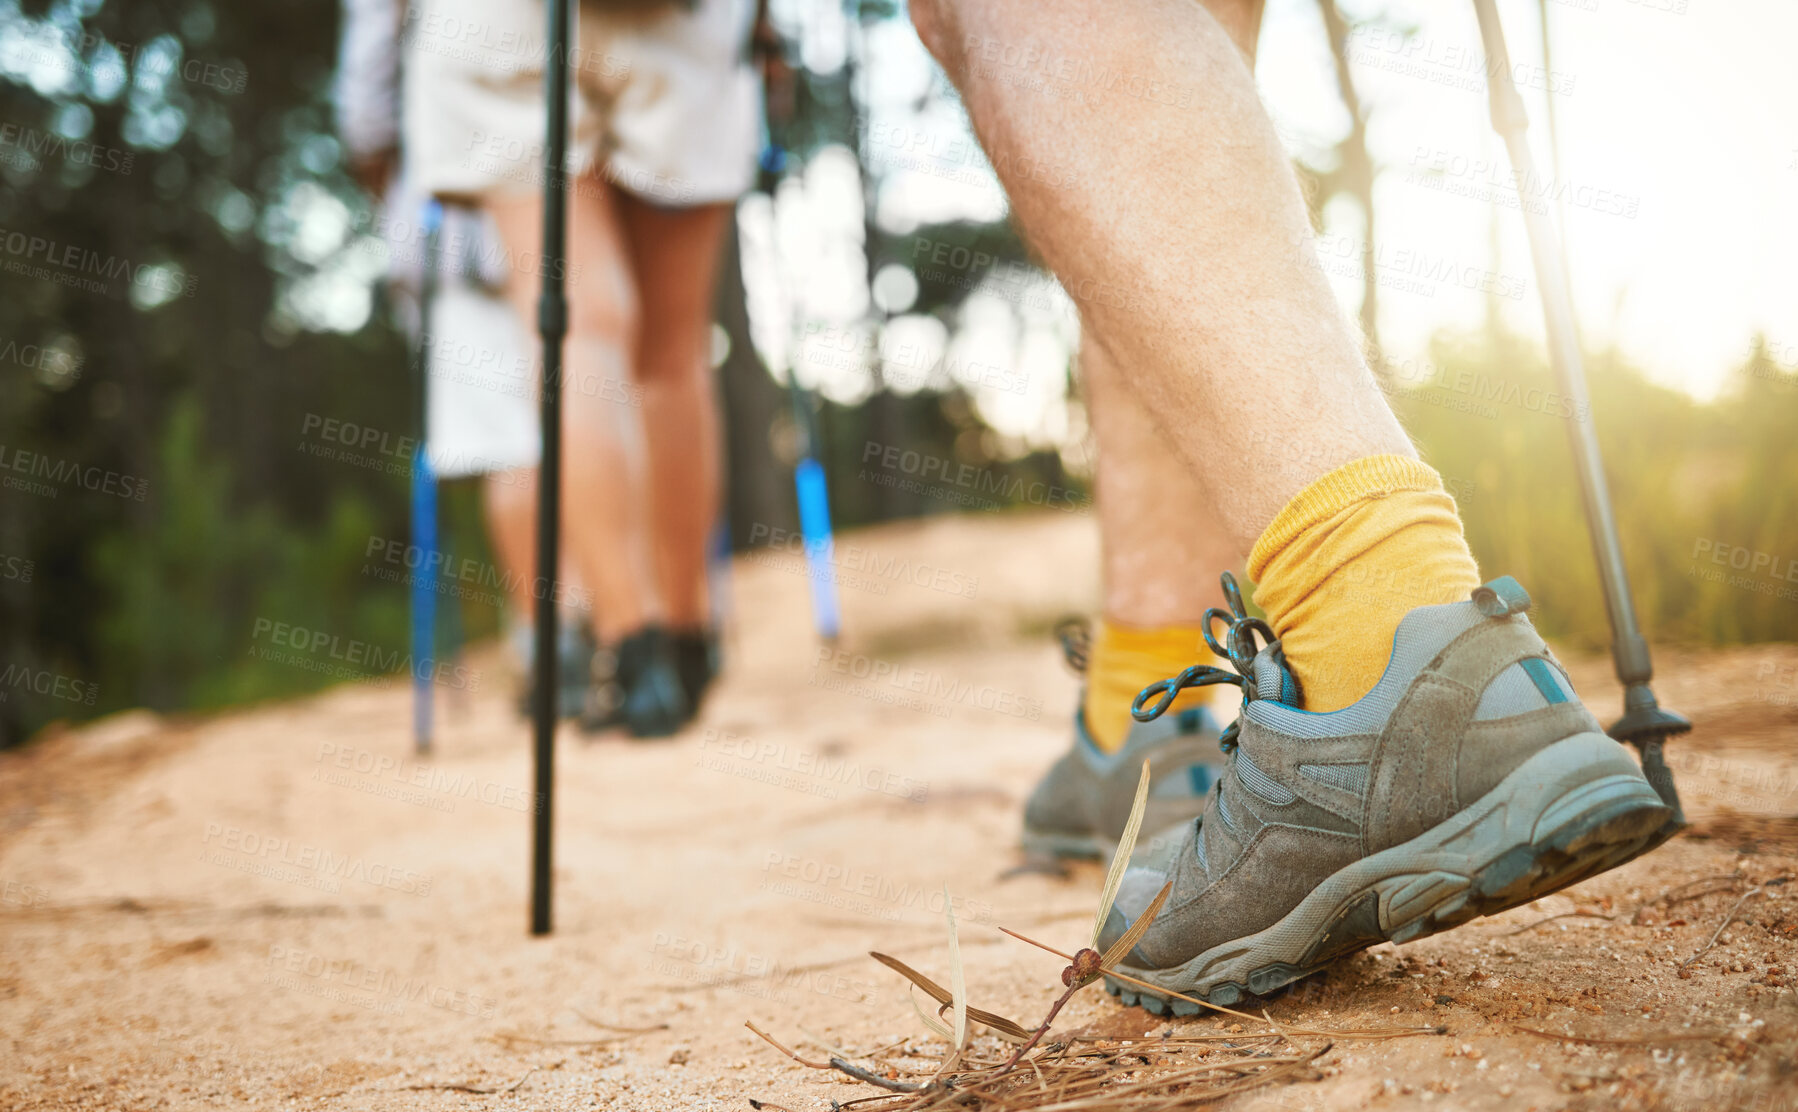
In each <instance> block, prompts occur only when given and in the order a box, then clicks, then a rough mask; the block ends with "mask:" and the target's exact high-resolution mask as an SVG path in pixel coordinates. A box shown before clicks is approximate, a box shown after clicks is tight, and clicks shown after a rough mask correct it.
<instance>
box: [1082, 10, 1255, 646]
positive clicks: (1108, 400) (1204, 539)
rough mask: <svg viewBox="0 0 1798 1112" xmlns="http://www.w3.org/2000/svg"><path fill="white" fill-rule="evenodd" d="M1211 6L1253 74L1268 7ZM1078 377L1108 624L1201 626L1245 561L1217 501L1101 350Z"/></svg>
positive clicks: (1085, 354) (1089, 353)
mask: <svg viewBox="0 0 1798 1112" xmlns="http://www.w3.org/2000/svg"><path fill="white" fill-rule="evenodd" d="M1205 6H1206V7H1207V8H1208V9H1209V10H1210V11H1211V13H1212V15H1214V16H1216V17H1217V19H1218V21H1219V23H1221V24H1222V25H1223V27H1224V29H1225V30H1226V31H1228V32H1229V34H1230V38H1231V41H1233V42H1234V43H1235V44H1236V47H1237V49H1238V50H1240V51H1242V53H1243V55H1244V57H1245V58H1247V59H1249V61H1250V63H1251V65H1252V64H1253V60H1254V57H1255V40H1256V37H1257V36H1258V35H1259V33H1260V29H1261V7H1262V0H1208V2H1207V3H1206V5H1205ZM1080 372H1081V379H1082V380H1083V381H1084V382H1085V386H1086V407H1087V412H1088V414H1089V416H1090V418H1091V420H1092V425H1093V436H1094V439H1095V440H1097V441H1098V444H1099V461H1098V474H1097V476H1096V477H1095V481H1094V487H1095V494H1096V498H1095V501H1096V503H1097V510H1098V515H1099V536H1100V544H1101V548H1102V552H1101V565H1100V566H1101V572H1100V574H1101V580H1102V583H1103V600H1104V601H1103V605H1104V615H1105V619H1106V620H1107V621H1108V622H1112V623H1116V624H1120V625H1126V626H1136V627H1141V628H1149V627H1155V626H1173V625H1179V626H1196V625H1199V624H1200V623H1201V622H1202V621H1203V619H1204V614H1205V611H1206V609H1208V608H1209V607H1213V606H1221V605H1223V602H1224V598H1223V592H1222V591H1221V590H1219V588H1218V574H1219V573H1220V572H1224V571H1232V570H1237V569H1239V568H1240V567H1241V566H1242V563H1243V561H1244V559H1245V558H1246V556H1247V552H1246V551H1245V550H1244V549H1243V548H1242V547H1241V546H1240V545H1238V544H1237V543H1236V542H1235V540H1234V538H1233V537H1232V536H1231V535H1230V534H1229V533H1228V532H1227V531H1225V530H1224V529H1223V528H1222V527H1221V526H1220V525H1219V524H1218V515H1217V511H1216V510H1215V508H1213V507H1212V505H1211V497H1210V495H1209V494H1208V493H1207V492H1206V490H1205V488H1204V487H1202V486H1201V485H1200V484H1199V482H1198V481H1197V480H1196V479H1195V478H1194V477H1193V473H1192V471H1191V470H1190V469H1189V468H1188V467H1187V466H1186V464H1185V463H1184V462H1183V461H1182V460H1181V458H1180V456H1179V454H1178V453H1177V452H1176V451H1175V450H1174V448H1173V445H1172V444H1171V443H1170V442H1169V441H1168V439H1167V437H1166V436H1165V435H1163V433H1162V431H1161V428H1160V426H1159V425H1158V424H1157V423H1156V422H1155V420H1154V418H1153V416H1152V415H1151V414H1150V413H1149V411H1148V410H1147V408H1145V407H1144V405H1143V402H1142V399H1141V398H1139V397H1138V396H1137V395H1136V394H1135V393H1134V392H1133V391H1132V390H1131V389H1130V388H1129V386H1128V383H1127V380H1126V379H1125V378H1123V377H1122V376H1121V375H1120V372H1119V369H1118V368H1116V367H1114V366H1113V365H1112V364H1111V361H1110V358H1109V357H1108V355H1107V354H1106V351H1105V349H1104V348H1103V347H1101V346H1099V345H1097V344H1090V345H1086V346H1085V347H1084V348H1083V349H1082V351H1081V353H1080ZM1175 506H1177V507H1179V510H1178V511H1177V512H1169V508H1170V507H1175Z"/></svg>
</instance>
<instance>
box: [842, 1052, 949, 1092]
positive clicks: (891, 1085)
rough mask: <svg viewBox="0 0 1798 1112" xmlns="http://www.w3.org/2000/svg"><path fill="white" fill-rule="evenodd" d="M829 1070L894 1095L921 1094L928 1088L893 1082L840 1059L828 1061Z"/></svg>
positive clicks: (903, 1082)
mask: <svg viewBox="0 0 1798 1112" xmlns="http://www.w3.org/2000/svg"><path fill="white" fill-rule="evenodd" d="M830 1068H831V1069H833V1070H842V1071H843V1072H844V1073H846V1074H848V1075H849V1076H850V1077H853V1078H855V1079H856V1080H857V1081H866V1082H867V1083H868V1084H870V1085H878V1086H880V1087H881V1088H882V1089H886V1090H889V1091H890V1092H895V1093H921V1092H923V1091H924V1090H925V1089H927V1088H929V1087H930V1086H928V1085H914V1084H912V1083H911V1082H909V1081H894V1080H892V1079H891V1078H886V1077H882V1076H880V1075H879V1074H877V1073H874V1072H873V1071H871V1070H865V1069H863V1068H861V1067H860V1066H858V1065H856V1064H855V1063H854V1062H845V1061H843V1060H842V1059H841V1058H832V1059H831V1060H830Z"/></svg>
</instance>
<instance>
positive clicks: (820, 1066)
mask: <svg viewBox="0 0 1798 1112" xmlns="http://www.w3.org/2000/svg"><path fill="white" fill-rule="evenodd" d="M743 1026H745V1027H747V1028H749V1029H750V1030H751V1031H754V1032H755V1033H756V1034H758V1035H760V1036H761V1037H762V1038H763V1040H765V1041H766V1042H767V1044H768V1045H769V1046H771V1047H773V1048H774V1049H776V1050H778V1051H780V1052H781V1053H782V1054H785V1055H786V1056H787V1057H789V1058H791V1059H793V1061H795V1062H798V1063H799V1064H800V1065H802V1066H809V1067H810V1068H812V1069H815V1070H827V1069H829V1068H830V1063H829V1062H814V1061H811V1060H810V1059H808V1058H801V1057H800V1056H799V1055H797V1054H795V1053H793V1052H792V1051H791V1050H788V1049H787V1048H786V1047H784V1046H782V1045H781V1043H780V1040H779V1039H777V1038H775V1037H774V1036H773V1035H770V1034H769V1033H768V1032H766V1031H764V1030H762V1029H761V1028H760V1027H757V1026H756V1025H755V1022H754V1021H753V1020H747V1019H746V1020H744V1021H743Z"/></svg>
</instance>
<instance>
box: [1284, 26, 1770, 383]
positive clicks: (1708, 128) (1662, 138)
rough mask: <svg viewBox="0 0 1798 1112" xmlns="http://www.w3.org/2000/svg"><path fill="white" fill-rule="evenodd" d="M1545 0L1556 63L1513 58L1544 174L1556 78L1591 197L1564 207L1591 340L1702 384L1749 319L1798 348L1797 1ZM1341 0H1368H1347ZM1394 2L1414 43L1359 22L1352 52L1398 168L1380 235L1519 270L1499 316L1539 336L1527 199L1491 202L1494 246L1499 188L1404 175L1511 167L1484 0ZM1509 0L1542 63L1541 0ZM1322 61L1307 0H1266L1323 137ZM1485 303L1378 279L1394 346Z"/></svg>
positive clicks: (1573, 162)
mask: <svg viewBox="0 0 1798 1112" xmlns="http://www.w3.org/2000/svg"><path fill="white" fill-rule="evenodd" d="M1548 7H1549V21H1550V22H1549V26H1550V41H1551V45H1552V49H1553V54H1554V57H1553V62H1554V67H1553V73H1552V74H1551V75H1548V76H1544V75H1542V74H1541V73H1540V71H1538V70H1535V69H1534V68H1532V69H1531V70H1528V71H1525V70H1522V69H1519V70H1517V71H1516V72H1518V73H1519V76H1520V77H1523V78H1533V80H1527V81H1525V82H1522V83H1525V84H1534V85H1537V86H1538V88H1536V89H1526V90H1525V97H1526V103H1527V104H1528V107H1529V111H1530V117H1531V134H1532V141H1533V144H1534V148H1535V151H1536V157H1537V161H1538V164H1539V165H1540V166H1541V167H1542V168H1543V172H1544V174H1547V173H1549V172H1550V171H1549V170H1548V165H1549V164H1548V139H1547V128H1546V125H1545V123H1544V108H1543V106H1544V102H1545V101H1546V99H1547V98H1548V97H1549V96H1551V95H1552V96H1553V97H1554V100H1555V105H1556V112H1557V116H1558V124H1559V128H1560V140H1561V141H1560V148H1561V178H1562V180H1563V181H1564V182H1565V183H1566V184H1567V185H1570V186H1571V187H1572V190H1573V194H1574V195H1575V196H1580V197H1591V198H1594V199H1595V203H1594V204H1592V205H1590V206H1588V207H1581V206H1577V205H1576V206H1573V207H1570V208H1569V209H1568V210H1567V217H1566V220H1567V224H1566V227H1567V235H1568V241H1569V244H1570V248H1571V271H1572V274H1573V283H1574V299H1575V304H1576V307H1577V309H1578V312H1579V316H1580V320H1581V325H1582V327H1583V329H1584V331H1585V334H1586V338H1587V343H1588V346H1594V347H1602V346H1607V345H1609V344H1610V343H1612V342H1613V340H1615V341H1616V342H1617V343H1618V344H1619V346H1620V347H1621V349H1622V351H1623V352H1624V353H1625V355H1626V356H1627V358H1629V359H1630V360H1631V361H1633V362H1635V363H1637V364H1638V365H1640V366H1643V367H1645V368H1646V369H1647V370H1648V371H1649V373H1650V374H1652V375H1654V376H1655V377H1656V378H1658V379H1660V380H1662V381H1665V382H1668V383H1670V384H1676V385H1678V386H1680V387H1682V388H1684V389H1686V390H1688V391H1689V392H1691V393H1693V394H1695V395H1697V396H1700V397H1707V396H1710V395H1711V394H1714V393H1715V392H1716V391H1717V390H1718V389H1719V388H1720V387H1721V386H1722V385H1724V383H1725V382H1726V380H1727V377H1728V375H1729V372H1730V371H1731V370H1732V369H1733V368H1735V367H1736V366H1738V365H1739V364H1740V363H1741V361H1742V359H1743V357H1744V355H1745V354H1746V346H1747V343H1748V340H1749V337H1750V336H1751V335H1752V334H1753V333H1754V332H1756V331H1757V330H1758V331H1764V332H1766V333H1767V334H1768V336H1769V337H1770V338H1771V339H1772V341H1773V342H1774V344H1775V354H1776V355H1777V356H1779V357H1781V359H1782V362H1783V363H1784V364H1785V365H1786V366H1787V367H1789V368H1794V369H1798V67H1794V66H1793V65H1792V61H1791V51H1792V47H1793V44H1794V43H1798V4H1795V3H1793V2H1792V0H1569V2H1565V3H1563V2H1558V0H1556V2H1551V3H1550V4H1549V5H1548ZM1350 8H1351V10H1361V9H1363V8H1367V9H1369V10H1371V5H1367V4H1364V3H1361V2H1359V0H1351V2H1350ZM1670 9H1671V10H1670ZM1386 11H1387V13H1388V19H1387V22H1389V23H1393V24H1399V25H1403V24H1406V23H1409V24H1412V25H1414V26H1415V27H1416V28H1417V33H1416V34H1415V35H1414V36H1412V39H1411V42H1412V44H1413V45H1411V46H1410V47H1408V48H1407V47H1404V46H1401V45H1399V43H1398V42H1397V40H1396V39H1395V38H1393V37H1390V36H1385V35H1374V34H1369V35H1366V36H1363V37H1362V38H1360V39H1358V40H1357V42H1356V46H1355V47H1354V48H1352V49H1351V51H1350V57H1351V58H1353V59H1355V67H1354V76H1355V80H1356V82H1357V86H1358V87H1359V88H1360V89H1362V90H1363V97H1364V98H1365V100H1366V101H1367V102H1368V104H1369V105H1370V107H1371V109H1372V114H1371V117H1370V118H1371V121H1372V122H1371V123H1370V125H1369V129H1370V139H1369V145H1370V146H1371V147H1372V148H1373V153H1374V156H1375V158H1376V159H1379V160H1381V161H1383V162H1384V163H1385V165H1386V166H1387V167H1388V170H1387V172H1386V174H1385V175H1384V176H1383V177H1382V179H1381V181H1380V184H1379V185H1378V187H1377V194H1376V198H1375V210H1376V218H1377V220H1378V221H1379V235H1378V236H1377V237H1376V238H1377V239H1378V240H1380V241H1383V242H1384V243H1385V244H1388V245H1390V246H1391V247H1392V248H1394V249H1400V248H1408V249H1411V250H1414V251H1418V252H1423V253H1427V254H1433V255H1438V256H1446V257H1449V258H1452V259H1454V260H1455V261H1456V262H1457V263H1460V264H1464V265H1471V266H1474V267H1476V268H1484V269H1486V270H1488V271H1490V272H1491V273H1493V274H1494V275H1495V279H1494V280H1495V282H1497V283H1498V284H1499V285H1500V288H1503V289H1515V288H1516V286H1514V285H1512V282H1513V281H1514V280H1526V281H1527V282H1528V287H1527V290H1526V292H1525V296H1523V297H1521V298H1519V299H1517V300H1512V301H1507V302H1506V305H1507V308H1508V311H1509V318H1508V319H1509V321H1510V323H1511V324H1512V326H1513V327H1515V328H1517V329H1519V330H1522V331H1525V332H1528V333H1530V334H1535V335H1540V332H1541V310H1540V308H1539V307H1538V305H1537V291H1536V285H1535V280H1534V274H1533V272H1532V270H1531V264H1530V257H1529V253H1528V242H1527V240H1526V239H1525V237H1524V231H1523V219H1522V216H1521V214H1520V213H1518V212H1517V211H1516V210H1515V209H1505V210H1502V211H1501V212H1500V214H1499V223H1498V228H1499V238H1500V252H1499V261H1498V262H1497V263H1496V264H1492V263H1491V262H1490V261H1489V259H1490V255H1491V251H1490V237H1491V234H1492V233H1491V212H1492V208H1491V206H1490V205H1489V204H1487V203H1483V202H1480V201H1476V200H1472V199H1469V198H1468V197H1466V196H1463V195H1455V194H1451V193H1447V192H1445V191H1443V190H1442V189H1438V188H1430V187H1428V186H1425V185H1421V184H1418V183H1417V182H1416V181H1415V180H1414V177H1415V173H1414V171H1415V169H1416V168H1419V167H1423V168H1427V167H1428V166H1430V165H1431V164H1439V165H1442V166H1444V167H1445V168H1446V169H1448V170H1450V171H1451V172H1450V173H1446V174H1445V175H1444V176H1443V178H1442V179H1441V180H1440V182H1439V183H1438V184H1442V185H1446V184H1448V183H1451V182H1455V183H1463V184H1465V185H1467V186H1469V187H1473V186H1477V185H1479V184H1481V183H1484V184H1485V185H1486V186H1487V187H1488V188H1491V187H1492V185H1493V184H1494V183H1495V182H1496V183H1498V184H1501V185H1502V184H1503V183H1506V182H1509V181H1510V176H1509V164H1508V162H1507V161H1506V160H1505V158H1504V154H1503V148H1502V146H1501V145H1500V144H1499V143H1498V141H1497V140H1496V138H1495V137H1494V136H1493V135H1492V132H1491V128H1490V125H1489V124H1488V122H1487V119H1486V98H1485V94H1484V91H1483V88H1482V82H1483V75H1482V71H1481V69H1480V64H1481V63H1480V61H1479V60H1478V59H1479V50H1478V47H1479V28H1478V26H1477V25H1476V24H1475V22H1474V18H1473V6H1472V4H1471V3H1450V2H1441V0H1438V2H1433V3H1427V4H1426V3H1416V2H1414V3H1412V4H1410V5H1408V6H1406V5H1399V6H1395V7H1390V8H1387V9H1386ZM1499 11H1500V18H1501V20H1502V21H1503V23H1504V25H1505V32H1506V38H1507V39H1508V40H1509V42H1510V44H1511V54H1512V60H1513V62H1515V63H1518V64H1519V65H1520V66H1521V65H1525V64H1527V65H1528V66H1530V67H1537V66H1539V65H1540V62H1541V36H1540V34H1539V31H1538V27H1539V24H1538V22H1537V8H1536V4H1535V2H1534V0H1500V3H1499ZM1682 13H1683V14H1682ZM1329 63H1330V58H1329V54H1328V47H1327V46H1326V44H1325V42H1324V39H1323V32H1322V27H1321V22H1320V20H1319V18H1318V16H1317V12H1316V7H1315V4H1314V2H1313V0H1272V2H1271V3H1270V4H1269V11H1268V14H1267V23H1266V26H1265V27H1264V29H1263V32H1262V37H1261V58H1260V65H1259V67H1258V72H1257V79H1258V82H1259V84H1260V86H1261V88H1262V95H1263V97H1264V99H1265V100H1266V101H1267V102H1268V103H1269V105H1270V107H1271V108H1272V110H1273V112H1274V115H1275V117H1276V119H1277V120H1278V121H1279V122H1280V124H1281V127H1282V130H1283V131H1284V132H1286V133H1287V135H1288V142H1289V143H1291V142H1293V141H1294V140H1295V139H1297V140H1299V141H1300V142H1301V143H1302V142H1303V141H1304V138H1305V137H1307V136H1308V137H1310V138H1311V139H1312V140H1313V141H1315V140H1318V139H1323V140H1328V139H1333V138H1334V137H1335V136H1336V135H1338V134H1340V133H1341V131H1342V128H1343V126H1344V125H1345V122H1346V117H1345V116H1344V115H1343V114H1342V110H1341V108H1340V105H1339V103H1338V101H1337V97H1336V92H1335V87H1334V79H1333V77H1332V76H1331V74H1330V71H1329V68H1328V67H1329ZM1469 67H1471V73H1470V72H1469ZM1550 88H1552V89H1555V90H1557V91H1556V92H1554V93H1550V92H1548V91H1547V89H1550ZM1462 160H1469V161H1477V160H1485V161H1486V163H1487V164H1488V165H1491V164H1493V162H1494V160H1496V169H1495V170H1493V171H1489V172H1484V171H1476V170H1474V169H1471V168H1469V169H1467V170H1465V171H1462V165H1463V162H1462ZM1598 191H1606V192H1604V193H1600V192H1598ZM1607 207H1608V208H1611V209H1613V210H1615V209H1618V208H1621V209H1624V210H1625V211H1626V212H1627V211H1630V210H1632V209H1633V211H1634V216H1633V217H1631V216H1627V215H1616V214H1614V213H1613V212H1605V211H1602V209H1603V208H1607ZM1338 224H1339V225H1340V227H1338V226H1337V225H1338ZM1329 230H1330V231H1331V232H1332V233H1339V234H1342V235H1344V236H1345V237H1347V239H1348V240H1349V241H1352V242H1358V239H1357V232H1358V221H1353V220H1340V221H1332V227H1331V228H1330V229H1329ZM1325 246H1326V247H1328V246H1332V245H1331V244H1329V243H1326V244H1325ZM1336 246H1342V245H1341V244H1337V245H1336ZM1438 285H1440V284H1438ZM1339 289H1340V290H1341V291H1342V293H1343V295H1344V300H1345V302H1346V303H1348V304H1350V305H1353V304H1354V303H1356V302H1357V301H1358V299H1359V296H1360V294H1359V283H1358V281H1357V280H1353V279H1343V280H1340V281H1339ZM1482 311H1483V296H1482V295H1481V294H1479V293H1477V292H1465V291H1459V290H1447V289H1441V288H1438V289H1437V290H1436V292H1435V293H1434V295H1427V294H1423V293H1418V292H1412V291H1407V290H1406V289H1405V288H1404V285H1403V283H1398V284H1396V285H1395V288H1393V289H1390V290H1386V291H1383V302H1382V311H1381V329H1382V332H1383V333H1384V338H1385V340H1386V343H1387V346H1388V348H1394V349H1397V350H1399V351H1409V352H1415V351H1416V350H1418V349H1419V348H1420V347H1421V345H1422V343H1423V342H1424V340H1425V339H1426V338H1427V337H1428V335H1429V334H1430V333H1431V332H1433V331H1435V330H1436V329H1437V328H1439V327H1442V326H1444V325H1449V326H1454V325H1473V324H1475V323H1477V321H1478V320H1479V319H1480V313H1481V312H1482Z"/></svg>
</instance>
